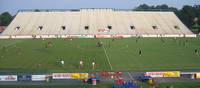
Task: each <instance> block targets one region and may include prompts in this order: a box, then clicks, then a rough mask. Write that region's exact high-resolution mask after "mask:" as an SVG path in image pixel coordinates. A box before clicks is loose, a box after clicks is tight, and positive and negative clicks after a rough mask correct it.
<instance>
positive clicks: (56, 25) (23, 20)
mask: <svg viewBox="0 0 200 88" xmlns="http://www.w3.org/2000/svg"><path fill="white" fill-rule="evenodd" d="M119 36H120V37H136V36H142V37H196V35H195V34H193V33H192V32H191V31H190V30H189V29H188V28H187V27H186V26H185V25H184V24H183V23H182V22H181V21H180V20H179V19H178V17H177V16H176V15H175V14H174V13H173V12H166V11H165V12H163V11H162V12H161V11H160V12H158V11H131V10H115V9H80V10H67V11H51V12H33V11H32V12H31V11H24V12H19V13H18V14H17V15H16V17H15V19H14V20H13V21H12V22H11V24H10V25H9V26H8V27H7V29H6V30H5V31H4V32H3V33H2V34H1V36H0V37H1V38H32V37H36V38H41V37H43V38H56V37H62V38H64V37H88V38H94V37H101V38H105V37H119Z"/></svg>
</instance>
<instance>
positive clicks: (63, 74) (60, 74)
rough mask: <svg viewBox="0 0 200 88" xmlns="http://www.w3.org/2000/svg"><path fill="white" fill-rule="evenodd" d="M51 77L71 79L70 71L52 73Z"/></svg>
mask: <svg viewBox="0 0 200 88" xmlns="http://www.w3.org/2000/svg"><path fill="white" fill-rule="evenodd" d="M52 76H53V79H71V73H53V75H52Z"/></svg>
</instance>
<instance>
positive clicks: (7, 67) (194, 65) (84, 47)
mask: <svg viewBox="0 0 200 88" xmlns="http://www.w3.org/2000/svg"><path fill="white" fill-rule="evenodd" d="M99 41H102V42H103V44H104V46H103V47H97V42H99ZM48 42H53V43H54V46H52V47H50V46H48V47H47V48H46V45H47V43H48ZM163 42H164V43H163ZM140 49H141V51H142V55H141V56H140V55H139V50H140ZM195 49H198V51H199V52H200V39H199V38H176V39H175V38H162V39H161V38H126V39H115V40H114V41H113V40H112V39H80V38H79V39H72V40H70V39H68V40H64V39H46V40H42V39H35V40H33V39H0V56H1V57H0V71H1V72H3V71H5V72H8V71H9V72H10V71H38V72H94V71H111V70H112V71H161V70H200V63H199V62H200V53H199V55H195V53H194V51H195ZM81 58H83V62H84V67H83V68H79V61H80V59H81ZM59 59H63V60H64V61H65V66H64V67H62V66H60V65H59V64H58V61H59ZM92 61H95V62H96V67H95V69H94V70H93V69H92V65H91V63H92Z"/></svg>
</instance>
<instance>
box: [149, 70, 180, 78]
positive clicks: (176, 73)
mask: <svg viewBox="0 0 200 88" xmlns="http://www.w3.org/2000/svg"><path fill="white" fill-rule="evenodd" d="M145 75H146V76H151V77H180V72H179V71H171V72H146V73H145Z"/></svg>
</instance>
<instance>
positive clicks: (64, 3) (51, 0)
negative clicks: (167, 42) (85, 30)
mask: <svg viewBox="0 0 200 88" xmlns="http://www.w3.org/2000/svg"><path fill="white" fill-rule="evenodd" d="M140 4H148V5H160V4H167V5H168V6H172V7H176V8H179V9H180V8H182V7H183V6H184V5H192V6H193V5H200V0H0V13H3V12H6V11H8V12H10V13H11V14H12V15H15V14H16V13H17V11H18V10H21V9H80V8H116V9H133V8H134V7H137V6H139V5H140Z"/></svg>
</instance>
